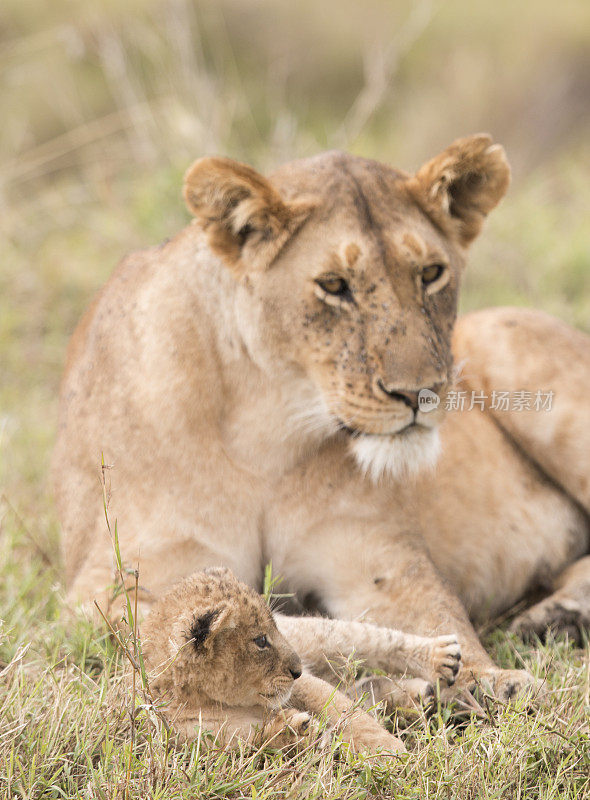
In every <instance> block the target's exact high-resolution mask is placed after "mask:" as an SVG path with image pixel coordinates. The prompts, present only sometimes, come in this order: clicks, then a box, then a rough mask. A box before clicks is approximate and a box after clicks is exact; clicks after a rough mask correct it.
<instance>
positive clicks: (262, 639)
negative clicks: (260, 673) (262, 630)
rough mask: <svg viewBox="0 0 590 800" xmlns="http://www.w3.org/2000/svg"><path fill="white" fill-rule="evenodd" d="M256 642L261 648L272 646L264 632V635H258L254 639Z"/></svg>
mask: <svg viewBox="0 0 590 800" xmlns="http://www.w3.org/2000/svg"><path fill="white" fill-rule="evenodd" d="M254 644H255V645H256V647H259V648H260V649H261V650H264V648H265V647H270V644H269V643H268V639H267V638H266V636H265V635H264V634H262V636H257V637H256V638H255V639H254Z"/></svg>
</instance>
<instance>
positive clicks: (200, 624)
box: [186, 606, 231, 650]
mask: <svg viewBox="0 0 590 800" xmlns="http://www.w3.org/2000/svg"><path fill="white" fill-rule="evenodd" d="M230 616H231V612H230V609H229V608H228V607H226V606H220V607H218V608H212V609H209V610H208V611H205V612H204V613H202V614H198V615H196V616H195V617H194V619H193V621H192V623H191V626H190V628H189V630H188V631H187V633H186V637H187V640H188V641H189V642H190V643H191V644H192V646H193V647H194V648H195V649H196V650H201V649H202V648H205V647H207V646H208V645H209V644H210V643H211V641H212V639H213V638H214V636H215V634H216V633H218V632H219V631H220V630H221V629H222V628H224V627H226V628H227V627H231V620H230Z"/></svg>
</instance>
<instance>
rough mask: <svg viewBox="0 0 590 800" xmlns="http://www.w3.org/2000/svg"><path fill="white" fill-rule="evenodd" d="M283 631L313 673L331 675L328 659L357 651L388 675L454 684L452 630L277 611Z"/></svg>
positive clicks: (456, 653)
mask: <svg viewBox="0 0 590 800" xmlns="http://www.w3.org/2000/svg"><path fill="white" fill-rule="evenodd" d="M275 619H276V621H277V625H278V627H279V629H280V631H281V633H282V634H283V635H284V636H285V637H286V638H287V639H288V640H289V641H290V642H291V644H292V645H293V647H294V648H295V649H296V650H297V652H299V653H301V654H303V655H304V657H305V660H306V663H307V664H308V665H310V666H312V667H313V671H314V673H315V674H321V675H322V676H323V677H327V678H329V673H330V667H331V664H330V662H336V665H337V664H338V662H340V661H342V660H346V659H347V658H348V657H349V656H351V655H353V656H354V658H358V659H361V660H362V661H363V662H364V665H365V666H367V667H369V668H372V669H379V670H383V671H384V672H387V673H389V674H393V673H406V672H410V673H411V674H412V675H414V676H416V677H418V678H423V679H424V680H425V681H428V682H429V683H435V682H436V681H437V680H438V681H441V682H442V683H443V684H444V685H445V686H451V685H452V684H453V683H454V682H455V678H456V676H457V672H458V671H459V666H460V663H461V648H460V646H459V642H458V641H457V637H456V636H455V635H454V634H447V635H443V636H435V637H429V636H416V635H413V634H410V633H404V632H403V631H398V630H393V629H391V628H383V627H379V626H377V625H372V624H370V623H368V622H354V621H344V620H340V619H325V618H323V617H284V616H281V615H280V614H275Z"/></svg>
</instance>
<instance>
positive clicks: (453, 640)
mask: <svg viewBox="0 0 590 800" xmlns="http://www.w3.org/2000/svg"><path fill="white" fill-rule="evenodd" d="M431 661H432V667H433V672H434V674H433V678H434V680H436V679H437V678H440V679H442V680H443V681H444V682H445V683H446V685H447V686H452V685H453V684H454V683H455V678H456V677H457V673H458V672H459V667H460V666H461V647H460V646H459V642H458V641H457V637H456V636H455V635H454V634H450V635H448V636H435V637H434V639H433V640H432V655H431Z"/></svg>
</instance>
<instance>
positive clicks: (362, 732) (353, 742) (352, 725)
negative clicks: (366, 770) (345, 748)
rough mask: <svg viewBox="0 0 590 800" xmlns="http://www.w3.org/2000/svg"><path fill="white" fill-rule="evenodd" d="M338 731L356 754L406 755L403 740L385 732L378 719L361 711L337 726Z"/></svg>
mask: <svg viewBox="0 0 590 800" xmlns="http://www.w3.org/2000/svg"><path fill="white" fill-rule="evenodd" d="M336 731H337V732H339V733H340V734H341V736H342V740H343V741H344V742H348V743H349V744H350V746H351V747H352V749H353V750H354V751H355V752H361V751H365V752H370V753H375V752H379V751H380V752H382V753H384V754H385V755H391V754H395V755H400V754H401V753H406V752H407V751H406V748H405V745H404V743H403V742H402V740H401V739H398V738H397V736H394V735H393V734H392V733H389V731H387V730H385V728H383V727H382V726H381V725H380V724H379V723H378V722H377V720H376V719H374V718H373V717H371V716H369V715H368V714H365V713H364V712H361V711H358V710H357V711H356V712H355V713H354V714H353V715H352V716H351V717H348V718H347V719H345V720H343V721H342V723H340V724H338V725H336Z"/></svg>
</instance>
